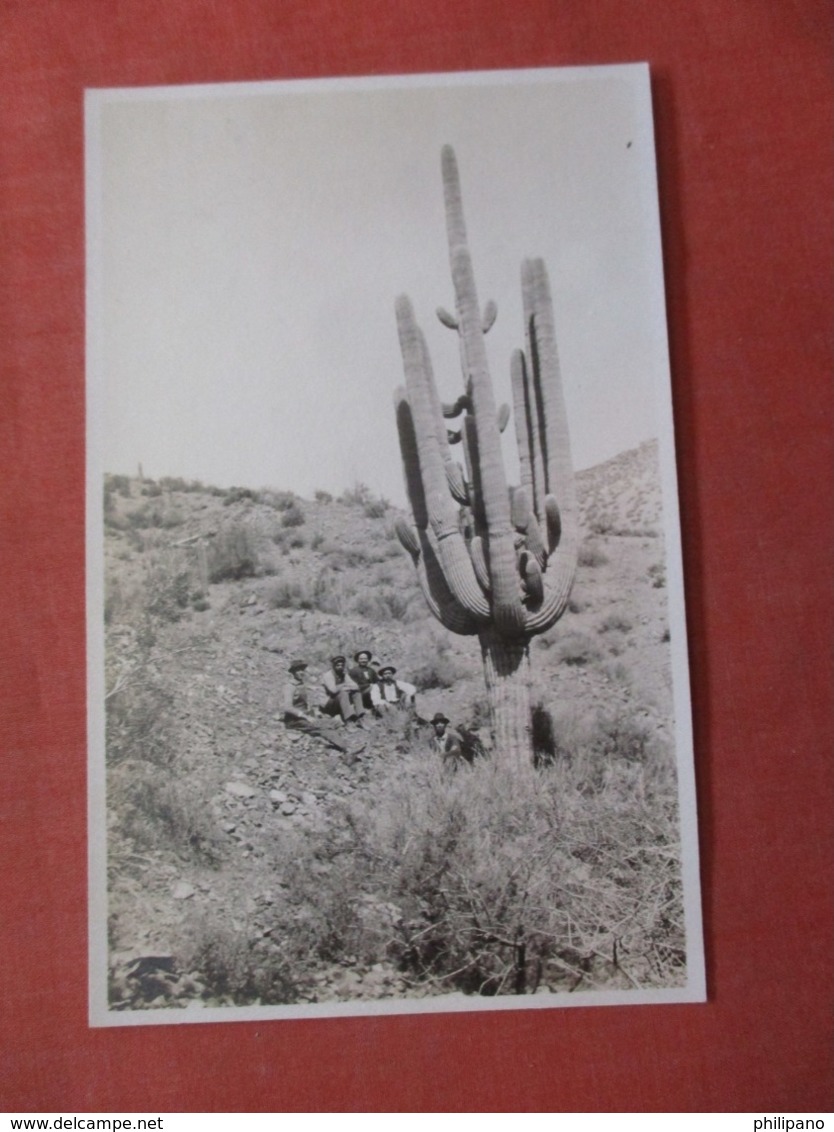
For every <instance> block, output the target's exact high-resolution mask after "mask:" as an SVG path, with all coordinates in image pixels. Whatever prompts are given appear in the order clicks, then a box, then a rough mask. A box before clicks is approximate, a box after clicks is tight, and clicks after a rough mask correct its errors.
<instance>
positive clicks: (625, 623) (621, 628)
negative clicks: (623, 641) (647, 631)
mask: <svg viewBox="0 0 834 1132" xmlns="http://www.w3.org/2000/svg"><path fill="white" fill-rule="evenodd" d="M633 627H634V626H633V625H632V623H631V621H629V619H628V618H627V617H626V616H624V614H622V613H609V614H608V616H607V617H605V618H603V620H602V623H601V624H600V627H599V631H600V632H601V633H610V632H611V631H612V630H615V631H617V632H620V633H630V632H631V630H632V629H633Z"/></svg>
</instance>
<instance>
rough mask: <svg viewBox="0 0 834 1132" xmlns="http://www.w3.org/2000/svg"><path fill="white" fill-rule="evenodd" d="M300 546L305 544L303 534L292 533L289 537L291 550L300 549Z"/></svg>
mask: <svg viewBox="0 0 834 1132" xmlns="http://www.w3.org/2000/svg"><path fill="white" fill-rule="evenodd" d="M302 546H306V539H305V538H304V535H293V536H292V537H291V538H290V547H291V548H292V549H293V550H300V549H301V547H302Z"/></svg>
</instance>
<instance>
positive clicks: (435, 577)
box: [395, 146, 577, 767]
mask: <svg viewBox="0 0 834 1132" xmlns="http://www.w3.org/2000/svg"><path fill="white" fill-rule="evenodd" d="M442 170H443V192H444V198H445V204H446V227H447V233H448V239H449V259H450V263H451V270H452V281H453V284H454V290H455V311H456V313H455V315H452V314H450V313H449V312H447V311H445V310H443V309H438V312H437V314H438V317H439V319H440V321H441V322H442V323H443V324H444V325H445V326H448V327H450V328H451V329H453V330H455V331H456V332H457V334H458V336H459V340H460V356H461V365H462V370H463V384H464V392H463V393H462V394H461V395H460V396H459V397H458V398H457V400H456V401H455V402H454V403H453V404H450V405H444V404H442V403H441V401H440V397H439V395H438V392H437V388H436V385H435V382H434V376H433V373H432V367H431V361H430V358H429V354H428V350H427V348H426V343H425V339H424V338H423V334H422V332H421V331H420V329H419V327H418V325H417V323H416V321H415V318H414V312H413V310H412V306H411V302H410V301H409V299H408V298H407V297H406V296H404V295H403V296H400V298H398V299H397V303H396V312H397V326H398V330H399V338H400V347H401V350H402V355H403V363H404V369H405V388H404V389H403V388H402V387H401V388H399V389H397V392H396V395H395V404H396V413H397V426H398V429H399V436H400V448H401V451H402V458H403V468H404V472H405V480H406V488H407V491H408V497H409V501H410V504H411V511H412V515H413V518H414V523H413V525H412V524H410V523H407V522H405V521H403V522H401V523H400V524H399V526H398V534H399V536H400V541H401V542H402V544H403V546H404V547H405V549H406V550H407V551H408V553H409V554H410V555H411V558H412V560H413V562H414V564H415V566H416V568H417V573H418V577H419V579H420V584H421V586H422V589H423V593H424V595H425V598H426V601H427V603H428V605H429V608H430V609H431V611H432V613H433V614H434V616H435V617H437V618H438V620H439V621H440V622H441V623H442V624H443V625H445V626H446V628H447V629H450V630H451V631H452V632H455V633H463V634H472V635H474V634H477V636H478V638H479V640H480V644H481V652H482V656H483V661H484V674H485V679H486V686H487V692H488V697H489V703H490V711H491V715H492V721H491V722H492V728H493V733H494V737H495V748H496V754H497V757H498V758H500V759H501V760H502V761H504V762H506V763H508V764H509V765H514V766H519V767H520V766H525V765H530V763H531V762H532V739H531V725H530V653H529V644H530V639H531V637H532V636H534V635H535V634H536V633H541V632H544V631H545V630H546V629H549V628H550V627H551V626H552V625H553V624H555V622H556V621H557V620H558V619H559V617H561V615H562V613H563V612H564V610H565V606H566V605H567V601H568V596H569V594H570V589H571V585H572V583H573V577H574V572H575V569H576V549H577V515H576V503H575V492H574V482H573V469H572V465H571V457H570V442H569V437H568V429H567V418H566V414H565V406H564V399H563V396H562V387H561V379H560V374H559V361H558V357H557V353H556V339H555V333H554V326H553V313H552V304H551V298H550V285H549V282H548V278H547V271H546V269H545V266H544V263H543V262H542V260H539V259H535V260H526V261H525V262H524V264H523V265H522V270H521V281H522V296H523V306H524V322H525V333H526V350H525V351H522V350H517V351H515V353H514V354H513V357H512V362H511V380H512V390H513V408H514V413H515V432H516V441H517V444H518V450H519V459H520V467H521V484H520V486H519V487H516V488H515V489H514V490H513V491H512V492H510V491H509V490H508V487H507V480H506V476H505V473H504V467H503V463H502V460H501V440H500V433H501V431H502V430H503V428H504V426H505V425H506V423H507V419H508V417H509V410H508V408H507V406H506V405H504V406H501V407H500V408H498V407H497V406H496V404H495V397H494V394H493V389H492V382H491V380H490V376H489V369H488V365H487V356H486V349H485V344H484V336H485V334H486V333H487V332H488V330H489V328H490V327H491V325H492V323H493V321H494V320H495V316H496V309H495V304H494V303H488V304H487V306H486V307H485V308H484V310H483V311H482V310H481V307H480V304H479V302H478V295H477V291H476V288H475V276H474V272H473V269H472V260H471V256H470V254H469V247H468V244H467V239H466V227H465V224H464V217H463V204H462V200H461V190H460V178H459V175H458V168H457V161H456V158H455V154H454V151H453V149H452V148H451V146H444V148H443V152H442ZM456 417H461V421H460V427H459V428H456V429H454V430H450V429H448V428H447V424H446V420H447V418H456ZM458 443H459V444H460V446H461V449H462V451H463V464H461V463H460V462H459V461H457V460H456V459H455V457H454V454H453V446H454V445H456V444H458Z"/></svg>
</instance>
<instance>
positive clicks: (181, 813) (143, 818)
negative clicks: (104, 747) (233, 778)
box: [108, 758, 222, 865]
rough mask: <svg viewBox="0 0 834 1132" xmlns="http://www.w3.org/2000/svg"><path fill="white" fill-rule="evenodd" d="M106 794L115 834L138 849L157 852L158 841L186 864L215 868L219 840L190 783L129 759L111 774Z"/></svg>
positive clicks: (148, 763) (206, 811) (153, 766)
mask: <svg viewBox="0 0 834 1132" xmlns="http://www.w3.org/2000/svg"><path fill="white" fill-rule="evenodd" d="M108 790H109V795H110V801H109V806H110V810H111V812H112V813H114V814H115V815H116V817H117V819H118V825H117V832H118V834H119V835H120V836H122V837H124V838H127V839H128V840H129V841H130V842H132V844H133V846H134V847H135V848H136V849H139V850H142V849H155V848H158V846H159V844H160V841H162V842H163V843H164V844H166V845H168V846H170V847H171V848H173V849H174V850H176V851H177V853H179V854H180V855H181V856H184V857H186V858H188V859H189V860H193V861H196V862H198V863H200V864H205V865H216V864H218V863H219V861H220V858H221V856H222V838H221V835H220V832H219V830H218V829H217V828H216V826H215V823H214V821H213V819H212V817H211V811H210V809H209V807H208V806H207V804H206V803H207V801H208V799H207V798H204V797H202V796H200V793H199V791H195V789H194V786H193V783H185V782H181V781H178V780H177V779H175V778H174V777H173V775H172V774H171V771H170V770H168V769H165V768H161V767H160V766H159V765H158V764H156V763H153V762H148V761H146V760H143V759H137V758H131V759H129V760H126V761H124V762H122V763H120V764H119V765H118V766H117V767H115V768H114V769H113V770H112V771H111V773H110V775H109V778H108Z"/></svg>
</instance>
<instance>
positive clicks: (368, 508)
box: [362, 496, 391, 519]
mask: <svg viewBox="0 0 834 1132" xmlns="http://www.w3.org/2000/svg"><path fill="white" fill-rule="evenodd" d="M390 506H391V504H390V503H389V502H388V500H387V499H383V498H382V496H380V497H379V499H369V500H368V501H367V502H366V503H365V505H364V507H363V509H362V510H363V513H364V515H365V518H366V519H384V518H385V516H386V515H387V514H388V508H389V507H390Z"/></svg>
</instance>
